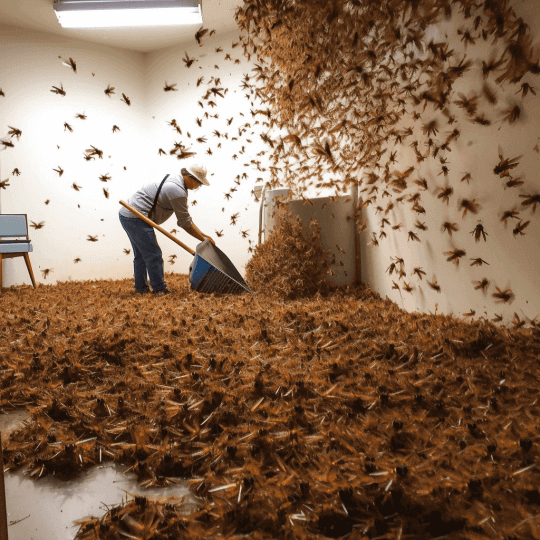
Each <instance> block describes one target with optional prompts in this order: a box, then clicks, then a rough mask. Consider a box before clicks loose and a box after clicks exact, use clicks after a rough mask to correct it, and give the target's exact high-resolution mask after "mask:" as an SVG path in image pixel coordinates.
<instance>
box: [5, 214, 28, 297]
mask: <svg viewBox="0 0 540 540" xmlns="http://www.w3.org/2000/svg"><path fill="white" fill-rule="evenodd" d="M21 236H25V237H26V238H25V239H20V237H21ZM6 237H7V238H6ZM16 237H19V239H15V238H16ZM30 251H33V248H32V242H31V241H30V238H29V237H28V220H27V219H26V214H0V291H1V290H2V259H11V258H12V257H21V256H23V257H24V261H25V262H26V268H28V273H29V274H30V279H31V280H32V285H33V286H34V289H35V288H36V281H35V279H34V273H33V272H32V265H31V264H30V256H29V255H28V253H29V252H30Z"/></svg>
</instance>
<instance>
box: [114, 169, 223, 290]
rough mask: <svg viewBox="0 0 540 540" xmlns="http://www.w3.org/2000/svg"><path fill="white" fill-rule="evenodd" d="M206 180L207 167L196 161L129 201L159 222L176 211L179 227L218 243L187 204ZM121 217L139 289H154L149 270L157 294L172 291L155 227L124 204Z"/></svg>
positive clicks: (145, 186) (195, 235)
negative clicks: (190, 193) (200, 226)
mask: <svg viewBox="0 0 540 540" xmlns="http://www.w3.org/2000/svg"><path fill="white" fill-rule="evenodd" d="M203 184H204V185H205V186H209V185H210V183H209V182H208V180H207V179H206V169H205V168H204V167H203V166H202V165H192V166H191V167H186V168H183V169H182V170H181V171H180V174H178V175H167V176H166V177H165V178H164V179H163V180H158V181H154V182H150V183H148V184H145V185H144V186H143V187H142V188H141V189H139V191H137V192H136V193H135V194H134V195H132V196H131V197H130V198H129V199H128V201H127V203H128V204H129V205H130V206H132V207H133V208H134V209H135V210H137V211H139V212H140V213H141V214H143V215H145V216H148V218H149V219H151V220H152V221H153V222H154V223H156V224H157V225H161V224H162V223H164V222H165V221H167V219H169V217H170V216H171V215H172V213H173V212H174V213H175V214H176V217H177V219H178V222H177V223H178V226H179V227H182V228H183V229H184V230H185V231H186V232H188V233H189V234H191V236H193V237H195V238H197V239H198V240H201V241H203V240H204V239H205V238H208V239H209V240H210V242H212V244H214V245H215V242H214V240H213V239H212V238H211V237H210V236H207V235H206V234H203V233H202V232H201V231H200V230H199V229H198V228H197V226H196V225H195V224H194V223H193V221H192V219H191V216H190V215H189V211H188V207H187V199H188V191H190V190H192V191H197V189H199V187H200V186H201V185H203ZM119 217H120V223H121V224H122V227H123V228H124V230H125V231H126V233H127V235H128V237H129V240H130V242H131V246H132V247H133V255H134V256H135V258H134V260H133V268H134V274H135V290H136V291H137V292H138V293H145V292H149V291H150V289H149V287H148V281H147V279H146V272H147V271H148V276H149V277H150V283H151V285H152V290H153V292H154V294H156V295H157V296H163V295H165V294H169V293H170V291H169V290H168V289H167V285H166V284H165V281H164V274H163V257H162V253H161V249H160V247H159V245H158V243H157V238H156V232H155V230H154V227H152V226H151V225H148V223H146V222H144V221H143V220H142V219H140V218H138V217H137V216H135V214H133V213H132V212H130V211H129V210H128V209H127V208H125V207H123V206H122V207H121V208H120V212H119Z"/></svg>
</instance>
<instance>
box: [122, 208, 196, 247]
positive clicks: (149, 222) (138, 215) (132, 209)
mask: <svg viewBox="0 0 540 540" xmlns="http://www.w3.org/2000/svg"><path fill="white" fill-rule="evenodd" d="M119 202H120V204H121V205H122V206H125V207H126V208H127V209H128V210H129V211H130V212H133V213H134V214H135V215H136V216H137V217H138V218H141V219H142V220H143V221H146V223H148V225H152V227H154V229H157V230H158V231H160V232H162V233H163V234H164V235H165V236H168V237H169V238H170V239H171V240H172V241H173V242H176V243H177V244H178V245H179V246H182V247H183V248H184V249H185V250H186V251H189V253H191V254H192V255H195V251H193V250H192V249H191V248H190V247H189V246H186V244H184V243H183V242H180V240H178V238H175V237H174V236H173V235H172V234H171V233H169V232H167V231H166V230H165V229H162V228H161V227H160V226H159V225H157V224H156V223H154V222H153V221H152V220H151V219H148V218H147V217H146V216H143V215H142V214H141V213H140V212H137V210H135V208H132V207H131V206H129V204H128V203H126V202H124V201H119Z"/></svg>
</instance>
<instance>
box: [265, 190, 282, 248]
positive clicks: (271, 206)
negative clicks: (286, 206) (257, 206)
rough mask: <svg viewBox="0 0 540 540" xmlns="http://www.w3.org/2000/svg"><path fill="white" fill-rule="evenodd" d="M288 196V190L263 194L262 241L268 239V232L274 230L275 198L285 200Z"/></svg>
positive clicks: (269, 191)
mask: <svg viewBox="0 0 540 540" xmlns="http://www.w3.org/2000/svg"><path fill="white" fill-rule="evenodd" d="M288 195H289V188H279V189H269V190H267V191H266V192H265V194H264V201H261V202H262V205H263V216H264V219H263V224H262V230H263V233H264V236H263V241H264V240H266V239H267V238H268V235H269V234H270V231H272V229H273V228H274V224H275V222H276V219H275V217H274V215H273V214H274V211H275V210H276V197H280V198H281V199H286V198H287V196H288Z"/></svg>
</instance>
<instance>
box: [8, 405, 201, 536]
mask: <svg viewBox="0 0 540 540" xmlns="http://www.w3.org/2000/svg"><path fill="white" fill-rule="evenodd" d="M28 416H29V413H27V412H17V413H10V414H0V431H1V433H2V441H7V439H8V437H9V434H10V433H11V432H12V431H13V430H14V429H16V428H17V427H18V426H19V425H20V424H21V423H22V422H23V421H24V420H25V419H26V418H28ZM127 468H128V467H124V466H118V465H116V464H114V463H113V462H105V463H104V464H102V465H100V466H98V467H94V468H93V469H90V470H89V471H87V472H86V473H82V474H81V475H80V476H79V478H77V479H75V480H72V481H69V482H65V481H62V480H58V479H57V478H55V477H51V476H48V477H46V478H42V479H40V480H37V481H36V480H32V479H30V478H29V477H28V476H24V474H23V473H24V470H25V469H24V468H23V469H21V470H20V471H18V472H17V473H15V474H12V473H10V472H7V473H6V474H5V475H4V484H5V489H6V507H7V521H8V534H9V540H73V539H74V538H75V535H76V534H77V531H78V530H79V525H74V523H73V522H74V521H76V520H79V519H84V518H87V517H89V516H95V517H101V516H102V515H103V514H105V513H106V512H107V506H108V507H109V508H110V507H111V506H115V505H118V504H120V503H122V502H123V501H126V500H131V499H132V498H133V496H134V495H144V496H145V497H148V498H150V499H160V500H161V499H164V498H167V497H174V499H173V500H172V501H171V502H173V503H174V502H179V501H180V500H182V499H183V500H184V501H185V504H186V510H188V509H189V507H191V506H193V505H194V502H195V501H194V499H193V497H192V496H191V495H190V493H189V489H188V487H187V483H185V484H184V483H180V484H177V485H174V486H170V487H168V488H163V489H155V488H154V489H144V488H142V487H140V486H138V485H137V477H136V475H135V474H133V473H128V474H127V475H124V474H123V473H124V471H125V470H126V469H127ZM123 490H126V491H128V492H129V493H130V494H133V496H130V495H128V494H126V493H125V492H124V491H123Z"/></svg>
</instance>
